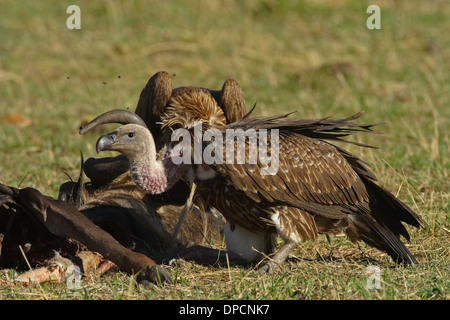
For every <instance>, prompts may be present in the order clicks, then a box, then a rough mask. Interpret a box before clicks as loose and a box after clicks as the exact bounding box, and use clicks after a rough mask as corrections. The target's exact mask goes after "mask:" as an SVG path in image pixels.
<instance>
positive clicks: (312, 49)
mask: <svg viewBox="0 0 450 320" xmlns="http://www.w3.org/2000/svg"><path fill="white" fill-rule="evenodd" d="M413 2H414V3H412V2H411V1H397V2H394V3H392V2H390V1H376V3H374V2H373V1H372V2H370V1H357V0H354V1H344V0H342V1H327V0H321V1H270V0H266V1H256V0H255V1H242V2H240V1H231V0H230V1H225V3H224V2H223V1H192V2H189V5H187V4H186V2H185V1H170V2H168V1H164V2H163V1H150V2H144V1H95V2H93V1H77V2H76V3H77V4H78V5H79V6H80V8H81V18H82V22H81V30H68V29H67V28H66V19H67V17H68V16H69V15H68V14H66V8H67V6H68V5H70V4H73V3H72V2H64V1H47V2H45V4H44V3H41V2H36V1H8V0H4V1H2V4H1V6H0V38H1V41H0V181H1V182H2V183H4V184H8V185H12V186H19V185H21V186H22V187H25V186H31V187H35V188H37V189H39V190H40V191H42V192H43V193H45V194H48V195H50V196H53V197H56V196H57V192H58V187H59V185H60V184H61V183H62V182H63V181H66V180H67V176H66V173H67V174H68V175H70V176H72V177H76V176H77V174H78V170H79V166H80V151H81V152H83V154H84V156H85V157H89V156H93V155H94V154H95V150H94V145H95V141H96V139H97V134H89V135H86V136H79V135H78V126H79V124H80V123H81V121H82V120H83V119H86V118H91V117H93V116H95V115H97V114H100V113H102V112H104V111H106V110H109V109H112V108H124V107H126V108H130V109H131V110H134V108H135V106H136V103H137V101H138V98H139V94H140V91H141V90H142V88H143V86H144V85H145V84H146V82H147V80H148V78H149V77H150V76H151V75H152V74H153V73H155V72H156V71H159V70H166V71H168V72H169V73H170V74H173V82H174V85H175V86H182V85H198V86H205V87H211V88H220V87H221V86H222V83H223V81H224V80H225V79H227V78H234V79H236V80H237V81H238V82H239V83H240V85H241V86H242V88H243V90H244V93H245V95H246V97H247V101H248V104H249V105H253V104H254V103H255V102H257V111H256V112H257V114H262V115H272V114H279V113H284V112H290V111H297V113H296V116H298V117H322V116H332V117H335V118H338V117H344V116H348V115H351V114H353V113H355V112H357V111H360V110H364V111H365V115H364V117H363V119H362V121H363V122H370V123H384V125H383V126H380V128H379V130H380V131H383V132H385V134H383V135H369V134H364V135H360V136H358V137H355V139H357V140H358V141H363V142H365V143H369V144H373V145H376V146H379V147H381V150H371V149H358V148H356V147H349V149H350V151H352V152H354V153H356V154H358V155H360V156H362V158H363V159H365V160H366V161H368V162H369V163H370V164H372V166H373V170H374V171H375V172H376V173H377V175H378V177H379V180H380V184H381V185H383V186H385V187H386V188H387V189H389V190H391V191H392V192H394V194H396V195H398V197H399V198H401V199H402V200H403V201H405V202H406V203H407V204H408V205H410V206H411V207H412V208H413V209H414V210H415V211H417V212H418V213H419V214H420V215H421V216H422V217H423V218H424V220H425V221H426V222H427V226H426V227H425V228H423V229H421V230H411V234H412V241H411V243H410V244H409V247H410V249H411V251H412V252H413V253H414V254H415V256H416V257H417V259H418V260H419V261H420V262H421V264H420V266H418V267H416V268H392V267H391V266H392V264H391V262H390V261H389V259H387V258H386V257H385V256H384V255H382V254H380V253H379V252H378V251H376V250H373V249H369V248H367V247H365V246H363V245H362V246H361V248H362V251H363V253H361V252H360V250H359V249H358V248H357V247H356V246H355V245H353V244H351V243H349V242H348V240H346V239H345V238H343V237H337V238H335V239H334V240H333V242H332V243H331V245H330V244H328V243H327V242H326V241H325V240H323V239H322V240H320V241H318V242H316V243H305V244H304V245H302V246H300V247H299V248H298V250H297V251H296V252H295V256H297V257H298V258H299V260H298V261H291V262H289V263H287V265H286V267H285V268H284V269H283V271H282V272H280V273H279V274H276V275H274V276H262V277H261V276H259V275H258V273H257V272H256V271H254V270H251V269H242V268H235V267H231V268H226V267H221V268H216V267H203V266H198V265H195V264H192V263H188V262H178V264H177V265H176V266H170V267H168V270H169V272H170V273H171V274H172V275H173V276H174V277H175V285H174V286H172V287H170V288H157V287H150V288H140V287H136V286H134V283H133V278H132V277H129V276H127V275H124V274H122V273H116V274H112V275H106V276H103V277H100V278H98V277H89V278H87V279H85V280H83V282H82V284H83V288H82V289H81V290H78V291H77V290H75V291H70V290H68V289H67V288H66V286H65V285H64V284H61V285H50V284H45V285H41V286H31V287H23V286H20V285H12V284H8V285H2V286H0V298H1V299H448V298H449V297H450V295H449V279H450V277H449V248H450V245H449V237H450V234H449V231H448V230H449V229H450V221H449V220H450V218H449V206H448V203H449V186H450V182H449V181H450V175H449V172H450V162H449V152H448V151H449V147H448V146H449V144H450V139H449V133H448V129H449V127H450V123H449V119H450V108H449V105H450V101H449V100H450V75H449V73H448V70H449V69H450V37H449V35H448V33H447V32H446V30H449V29H450V6H449V5H448V4H447V3H446V1H444V0H440V1H433V2H432V3H427V2H424V1H413ZM370 4H378V5H379V6H380V8H381V30H369V29H367V28H366V19H367V18H368V14H366V8H367V6H369V5H370ZM15 113H17V114H19V115H20V116H22V117H23V121H21V122H20V123H18V124H16V123H11V121H9V120H7V118H5V116H6V115H8V114H15ZM331 247H333V248H334V250H333V254H334V256H335V258H336V259H334V260H332V261H328V260H326V259H325V261H324V260H323V259H318V257H320V256H322V257H324V256H327V255H328V252H329V250H330V248H331ZM367 257H369V258H370V259H376V263H377V264H378V265H379V266H380V269H381V274H382V289H380V290H368V289H367V288H366V280H367V274H366V267H367V265H368V263H369V262H368V261H371V260H370V259H368V258H367ZM8 272H10V271H2V272H1V273H0V280H1V281H2V283H3V280H5V279H6V278H7V277H8V276H7V274H8Z"/></svg>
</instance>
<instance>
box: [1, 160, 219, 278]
mask: <svg viewBox="0 0 450 320" xmlns="http://www.w3.org/2000/svg"><path fill="white" fill-rule="evenodd" d="M105 161H106V159H105ZM101 162H103V160H101ZM95 163H96V165H98V164H99V161H98V160H96V161H95ZM88 164H89V161H88ZM180 189H181V190H180V191H182V190H185V188H183V187H182V188H180ZM167 196H168V195H163V196H158V197H159V198H156V197H155V196H153V197H151V196H148V195H145V194H143V193H142V192H140V191H139V190H138V189H137V188H136V186H135V185H134V183H133V182H132V181H131V179H130V177H129V173H128V172H125V173H123V174H120V175H119V176H118V177H116V178H115V179H113V180H112V181H110V182H109V183H107V184H104V185H95V184H94V183H92V182H88V183H82V181H81V180H79V181H78V182H67V183H65V184H63V185H62V186H61V190H60V196H59V199H58V200H56V199H52V198H49V197H46V196H45V195H43V194H41V193H40V192H39V191H38V190H36V189H33V188H24V189H16V188H12V187H8V186H5V185H0V244H1V247H0V267H2V268H18V269H22V270H23V269H28V268H30V267H31V268H35V267H38V266H42V265H47V266H46V267H45V268H46V270H47V271H48V272H47V273H48V274H47V276H40V274H41V273H40V272H37V271H34V272H33V274H32V275H33V277H30V278H28V275H27V276H24V277H23V279H24V281H28V280H32V281H37V282H39V281H45V280H50V279H48V277H49V276H50V277H52V279H51V280H52V281H58V280H59V281H62V280H63V273H64V266H63V265H64V264H65V267H67V266H69V265H71V264H74V265H77V266H78V267H80V269H81V270H82V272H83V273H86V272H88V271H89V270H88V269H98V271H99V272H100V273H101V272H102V270H103V271H104V270H106V269H107V268H106V267H105V266H111V263H109V261H112V262H114V263H115V264H116V265H117V266H118V267H119V268H120V269H121V270H123V271H125V272H128V273H136V272H140V273H139V276H138V280H142V281H145V280H147V281H151V282H154V283H157V282H159V281H162V282H171V279H170V276H169V275H168V273H167V272H166V271H164V269H163V268H161V267H159V265H157V263H156V262H161V261H162V260H163V259H165V258H166V259H170V258H171V257H177V256H179V253H180V252H183V250H184V249H186V248H191V249H190V251H189V250H188V251H186V252H193V251H192V249H193V248H195V247H196V246H197V245H201V244H203V245H207V246H208V247H209V246H210V245H217V244H219V243H220V241H221V230H222V228H223V221H222V220H221V217H217V219H216V218H214V216H212V215H206V214H204V212H203V211H200V210H199V209H198V208H196V207H194V208H192V209H191V210H190V211H189V212H188V217H187V220H186V221H187V223H184V224H183V225H182V226H181V229H180V232H179V233H178V235H177V236H176V238H174V237H173V232H174V229H175V226H176V224H177V222H178V219H179V216H180V213H181V211H182V209H183V207H184V202H183V201H184V200H185V199H186V197H187V195H185V194H183V193H182V192H181V193H178V194H177V196H176V197H177V198H178V199H175V198H171V199H170V204H167V203H168V199H163V198H161V197H167ZM205 250H207V249H206V248H205ZM194 251H196V252H198V250H194ZM97 253H99V254H100V255H101V256H100V255H99V254H97ZM216 257H217V256H216ZM155 261H156V262H155ZM55 269H57V270H56V271H55ZM156 271H158V272H156ZM58 272H59V273H58Z"/></svg>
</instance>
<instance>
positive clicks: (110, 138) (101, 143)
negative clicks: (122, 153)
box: [95, 131, 117, 153]
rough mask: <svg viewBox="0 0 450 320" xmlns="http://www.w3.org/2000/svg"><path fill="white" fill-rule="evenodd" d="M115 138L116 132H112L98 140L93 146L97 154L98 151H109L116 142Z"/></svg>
mask: <svg viewBox="0 0 450 320" xmlns="http://www.w3.org/2000/svg"><path fill="white" fill-rule="evenodd" d="M116 137H117V131H114V132H111V133H108V134H105V135H104V136H101V137H100V138H98V140H97V143H96V145H95V149H96V151H97V153H100V151H104V150H111V146H112V145H113V144H114V142H115V141H116Z"/></svg>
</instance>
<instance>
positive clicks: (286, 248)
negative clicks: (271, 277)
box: [259, 240, 298, 274]
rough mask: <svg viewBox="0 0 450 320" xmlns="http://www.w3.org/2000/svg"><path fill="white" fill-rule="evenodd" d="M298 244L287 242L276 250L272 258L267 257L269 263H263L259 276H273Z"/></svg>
mask: <svg viewBox="0 0 450 320" xmlns="http://www.w3.org/2000/svg"><path fill="white" fill-rule="evenodd" d="M297 245H298V242H296V241H292V240H288V241H287V242H286V243H285V244H284V245H283V246H282V247H281V248H280V250H278V251H277V252H276V253H275V255H274V256H273V257H271V258H270V257H269V258H268V259H269V261H267V262H265V263H264V264H263V265H262V266H261V267H260V268H259V273H260V274H273V273H275V271H276V270H277V269H279V268H281V265H282V263H283V262H284V261H285V260H286V258H287V257H288V255H289V254H290V253H291V252H292V251H293V250H294V249H295V248H296V247H297Z"/></svg>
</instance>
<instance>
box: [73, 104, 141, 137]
mask: <svg viewBox="0 0 450 320" xmlns="http://www.w3.org/2000/svg"><path fill="white" fill-rule="evenodd" d="M106 123H120V124H128V123H134V124H138V125H140V126H142V127H144V128H147V125H146V124H145V122H144V120H142V118H140V117H139V116H138V115H137V114H136V113H134V112H130V111H128V110H122V109H116V110H111V111H108V112H105V113H103V114H101V115H99V116H98V117H97V118H95V119H94V120H92V121H91V122H89V123H87V124H86V125H84V126H81V127H80V134H83V133H85V132H87V131H89V130H91V129H93V128H95V127H97V126H100V125H102V124H106Z"/></svg>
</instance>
